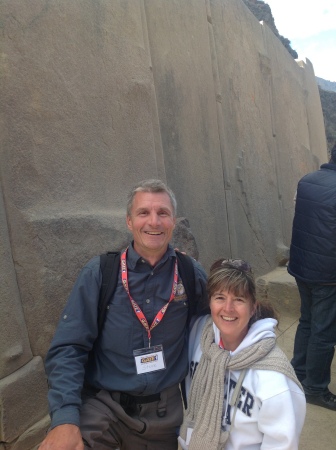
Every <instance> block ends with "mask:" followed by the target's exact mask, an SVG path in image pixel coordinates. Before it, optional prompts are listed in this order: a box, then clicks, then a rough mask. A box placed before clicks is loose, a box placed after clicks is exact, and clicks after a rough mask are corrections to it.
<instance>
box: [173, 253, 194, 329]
mask: <svg viewBox="0 0 336 450" xmlns="http://www.w3.org/2000/svg"><path fill="white" fill-rule="evenodd" d="M176 257H177V267H178V271H179V272H180V275H181V278H182V282H183V286H184V289H185V290H186V294H187V297H188V302H189V309H188V325H189V323H190V319H191V317H192V316H193V315H194V314H196V311H197V304H196V290H195V283H196V281H195V270H194V265H193V263H192V260H191V257H190V256H187V255H184V254H183V253H181V252H176Z"/></svg>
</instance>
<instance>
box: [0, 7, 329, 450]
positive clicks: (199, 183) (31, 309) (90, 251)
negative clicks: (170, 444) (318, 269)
mask: <svg viewBox="0 0 336 450" xmlns="http://www.w3.org/2000/svg"><path fill="white" fill-rule="evenodd" d="M0 8H1V10H0V14H1V27H2V33H1V38H0V39H1V42H0V44H1V59H0V74H1V77H0V80H1V81H0V82H1V85H0V103H1V105H2V107H1V110H0V127H1V128H0V129H1V133H0V186H1V188H0V281H1V283H0V286H1V287H0V311H1V314H0V327H1V330H2V331H3V332H2V333H1V335H0V383H3V382H4V380H6V383H10V384H8V385H7V388H6V392H13V393H15V391H16V383H17V381H16V376H17V375H16V374H17V372H19V374H21V371H23V373H27V380H26V381H25V382H24V381H23V380H22V382H21V381H20V383H19V384H20V386H21V388H20V389H21V390H20V389H19V390H18V395H19V394H20V395H21V392H23V391H24V390H26V391H27V392H30V388H29V384H28V380H29V379H30V377H32V378H34V377H35V376H36V378H39V377H42V374H41V372H42V368H43V366H42V360H41V359H38V361H39V365H38V366H37V368H35V369H34V370H36V372H34V370H32V368H31V365H32V361H36V358H42V359H43V358H44V356H45V353H46V351H47V348H48V345H49V343H50V339H51V337H52V335H53V333H54V330H55V327H56V324H57V321H58V318H59V315H60V312H61V309H62V308H63V306H64V304H65V301H66V298H67V296H68V294H69V291H70V289H71V287H72V284H73V282H74V280H75V278H76V275H77V274H78V271H79V270H80V268H81V267H82V265H83V264H84V263H85V262H86V261H87V260H88V259H89V258H91V257H92V256H94V255H96V254H99V253H101V252H103V251H106V250H110V249H119V248H121V247H123V246H124V245H126V243H127V242H128V239H129V235H128V233H127V231H126V227H125V218H124V216H125V212H124V205H125V202H126V196H127V192H128V190H129V189H130V187H131V186H132V185H133V184H135V183H136V182H137V181H139V180H141V179H145V178H162V179H163V180H165V181H167V182H168V184H169V185H170V187H171V188H172V189H173V190H174V191H175V193H176V196H177V201H178V216H179V217H183V218H187V221H186V219H184V220H181V221H180V223H179V226H178V227H177V229H176V234H175V236H176V242H174V245H176V246H177V247H180V249H181V250H186V251H187V252H188V253H189V254H191V255H194V256H195V257H197V256H199V259H200V261H201V262H202V263H203V264H204V266H205V268H206V269H208V268H209V266H210V264H211V262H212V261H213V260H214V259H216V258H218V257H221V256H224V257H239V258H245V259H247V260H249V261H250V262H251V263H252V265H253V267H254V268H255V272H256V274H257V275H262V274H265V273H269V272H271V271H272V270H273V269H275V268H276V267H277V266H278V265H279V264H282V265H283V264H285V263H286V258H287V253H286V252H287V250H286V249H287V248H288V246H289V242H290V235H291V223H292V217H293V211H294V203H293V196H294V193H295V190H296V185H297V182H298V180H299V178H300V177H301V176H302V175H304V174H305V173H306V172H309V171H312V170H315V169H316V168H317V167H318V165H319V164H320V163H323V162H325V161H326V160H327V148H326V142H325V135H324V126H323V116H322V110H321V104H320V100H319V96H318V89H317V85H316V81H315V78H314V71H313V66H312V64H311V63H310V61H308V60H307V61H305V62H299V64H298V63H297V62H296V61H294V60H293V59H292V57H291V56H290V55H289V53H288V52H287V51H286V49H285V48H284V47H283V46H282V45H281V43H280V41H279V40H278V39H277V37H276V36H274V34H273V33H272V32H271V31H270V30H269V29H268V27H267V26H266V25H263V24H260V23H259V22H258V21H257V20H256V18H255V17H254V16H253V14H252V13H251V12H250V11H249V10H248V8H247V7H246V6H245V5H244V3H243V2H241V1H240V0H206V1H203V0H190V1H188V2H185V1H182V0H176V1H174V2H171V1H170V2H168V1H167V0H155V1H151V0H141V1H137V2H135V1H132V0H120V1H119V2H111V1H107V0H100V1H94V2H92V1H90V0H80V1H79V0H73V1H71V2H69V1H68V0H54V1H52V2H50V1H46V0H33V1H29V2H22V1H20V0H3V1H2V2H1V4H0ZM190 237H192V238H191V239H190ZM196 242H197V245H196ZM182 247H183V248H182ZM33 357H35V358H34V359H32V358H33ZM34 374H35V375H34ZM20 380H21V378H20ZM25 383H27V384H26V387H25V388H24V387H23V386H24V385H25ZM43 386H44V385H43V384H41V390H40V391H39V393H38V397H37V398H38V399H39V400H38V401H39V405H41V402H42V400H41V397H42V396H43V397H44V394H45V392H44V391H43V389H44V387H43ZM40 396H41V397H40ZM14 398H16V397H15V396H14ZM27 398H29V399H30V397H29V396H28V397H27ZM1 408H2V412H1V417H2V418H1V419H0V429H2V430H3V428H4V425H3V421H4V419H3V417H6V427H5V428H6V430H10V433H9V434H6V436H7V437H6V438H5V441H6V446H7V447H8V448H6V450H12V448H11V447H13V445H19V444H14V441H15V440H16V441H17V443H18V442H21V441H20V439H21V437H22V436H23V433H25V432H27V430H33V431H32V433H35V432H36V434H38V433H39V431H38V430H37V429H35V428H34V423H38V422H39V421H40V420H42V418H43V417H44V415H45V410H44V408H45V406H41V407H40V411H39V413H40V414H41V415H40V416H39V417H38V418H37V417H36V416H34V414H30V411H29V408H25V409H22V412H21V413H19V412H17V414H18V417H19V419H20V426H19V428H18V430H19V431H18V432H14V427H15V425H14V424H13V423H12V421H14V419H13V417H14V416H13V412H12V411H16V410H15V409H14V410H12V409H11V408H10V407H9V402H8V398H7V397H6V402H5V404H4V405H2V406H1ZM24 415H25V417H24ZM32 419H33V420H34V421H35V422H32ZM31 427H32V428H31ZM34 430H35V431H34ZM2 433H3V431H2ZM6 433H7V431H6ZM20 433H21V434H20ZM19 434H20V436H19ZM1 439H2V438H1ZM1 439H0V440H1ZM22 439H26V437H22ZM7 442H8V444H7ZM9 442H11V444H9ZM31 442H32V441H31ZM1 445H2V444H0V446H1ZM20 445H21V444H20ZM29 445H30V444H29Z"/></svg>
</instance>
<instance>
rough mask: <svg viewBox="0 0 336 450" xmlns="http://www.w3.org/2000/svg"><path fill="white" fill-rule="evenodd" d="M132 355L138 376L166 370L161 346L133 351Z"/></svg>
mask: <svg viewBox="0 0 336 450" xmlns="http://www.w3.org/2000/svg"><path fill="white" fill-rule="evenodd" d="M133 355H134V359H135V365H136V370H137V374H138V375H140V374H141V373H149V372H156V371H157V370H162V369H165V368H166V363H165V360H164V356H163V348H162V345H154V346H153V347H147V348H140V349H139V350H134V351H133Z"/></svg>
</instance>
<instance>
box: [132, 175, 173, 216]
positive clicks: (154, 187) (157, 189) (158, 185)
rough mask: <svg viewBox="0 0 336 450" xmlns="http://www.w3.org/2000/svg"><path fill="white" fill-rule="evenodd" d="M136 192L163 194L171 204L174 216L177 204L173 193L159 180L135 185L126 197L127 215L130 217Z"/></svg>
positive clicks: (145, 181) (144, 181)
mask: <svg viewBox="0 0 336 450" xmlns="http://www.w3.org/2000/svg"><path fill="white" fill-rule="evenodd" d="M137 192H151V193H153V194H156V193H162V192H165V193H166V194H167V195H168V196H169V198H170V202H171V204H172V208H173V215H174V217H175V216H176V209H177V203H176V198H175V194H174V192H173V191H172V190H171V189H170V188H169V187H168V186H167V185H166V184H165V183H164V182H163V181H161V180H155V179H153V180H143V181H140V183H138V184H136V185H135V186H134V187H133V189H132V190H131V191H130V193H129V194H128V197H127V215H128V216H130V215H131V209H132V206H133V200H134V196H135V194H136V193H137Z"/></svg>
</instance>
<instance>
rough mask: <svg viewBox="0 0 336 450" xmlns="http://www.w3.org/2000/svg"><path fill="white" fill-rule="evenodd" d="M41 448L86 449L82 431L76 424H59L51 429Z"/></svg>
mask: <svg viewBox="0 0 336 450" xmlns="http://www.w3.org/2000/svg"><path fill="white" fill-rule="evenodd" d="M39 450H84V444H83V440H82V435H81V432H80V430H79V428H78V427H77V426H76V425H71V424H64V425H59V426H58V427H55V428H53V429H52V430H51V431H49V433H48V434H47V436H46V438H45V439H44V441H43V442H42V444H41V445H40V446H39Z"/></svg>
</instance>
